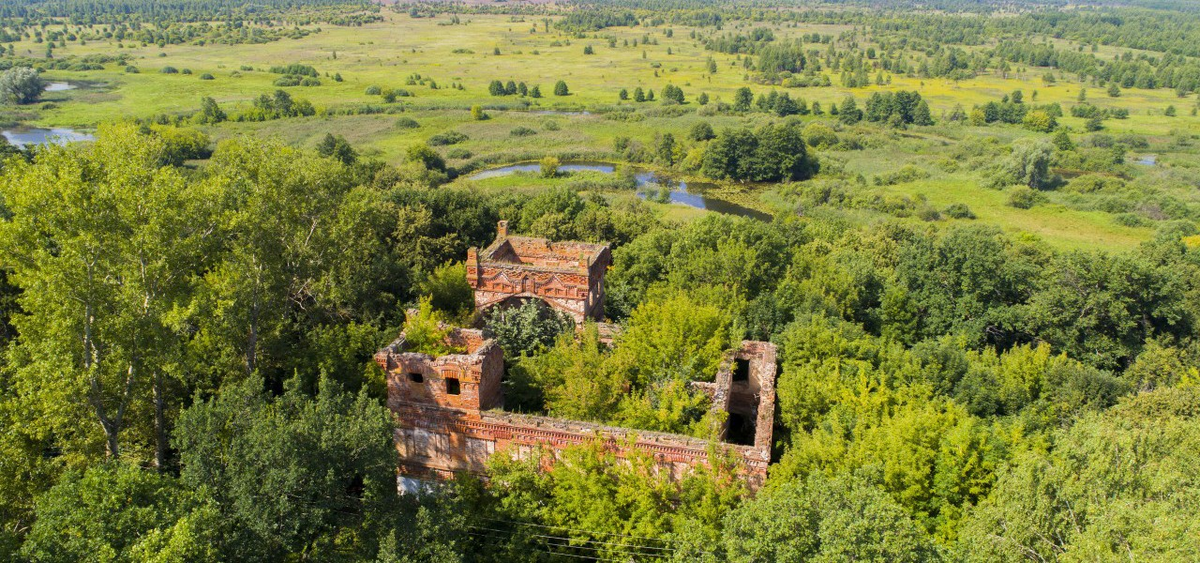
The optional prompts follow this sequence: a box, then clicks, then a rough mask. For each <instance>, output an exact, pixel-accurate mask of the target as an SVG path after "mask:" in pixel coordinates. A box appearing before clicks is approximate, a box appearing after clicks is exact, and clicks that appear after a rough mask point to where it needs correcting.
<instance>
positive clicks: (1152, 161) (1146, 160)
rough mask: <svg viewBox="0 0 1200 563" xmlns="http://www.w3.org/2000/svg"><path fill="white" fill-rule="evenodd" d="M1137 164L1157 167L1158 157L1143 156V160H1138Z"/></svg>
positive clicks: (1152, 155)
mask: <svg viewBox="0 0 1200 563" xmlns="http://www.w3.org/2000/svg"><path fill="white" fill-rule="evenodd" d="M1136 162H1137V163H1138V164H1140V165H1142V166H1155V165H1157V164H1158V155H1154V154H1147V155H1142V158H1139V159H1137V161H1136Z"/></svg>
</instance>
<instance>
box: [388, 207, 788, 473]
mask: <svg viewBox="0 0 1200 563" xmlns="http://www.w3.org/2000/svg"><path fill="white" fill-rule="evenodd" d="M609 256H610V255H609V251H608V247H607V246H604V245H591V244H583V243H552V242H548V241H546V240H543V239H533V238H527V237H510V236H508V234H507V232H506V229H505V225H504V223H503V222H502V223H501V225H500V230H499V236H498V237H497V240H496V241H495V242H494V243H492V245H491V246H489V247H488V248H487V249H486V250H484V251H482V253H479V252H477V251H475V250H474V249H472V251H471V255H470V262H469V263H468V266H467V275H468V277H470V278H472V279H471V285H472V287H474V288H476V293H475V302H476V304H477V306H478V307H481V308H484V307H490V306H495V305H497V304H500V303H504V302H506V301H507V300H509V299H513V298H537V299H543V300H545V301H547V302H548V303H550V304H551V305H552V306H554V307H556V308H558V309H560V310H564V311H568V312H571V313H572V314H578V316H577V317H576V318H577V320H582V318H592V319H597V318H599V315H600V311H602V310H603V300H602V297H603V277H604V269H605V268H607V266H608V263H609V260H610V259H609ZM448 340H449V341H450V342H449V343H450V344H452V345H454V346H456V347H460V348H462V349H463V350H464V353H462V354H450V355H445V356H440V357H433V356H429V355H426V354H421V353H417V352H413V351H410V350H409V349H408V348H407V346H406V342H405V337H404V334H401V335H400V337H399V338H398V339H397V340H396V341H395V342H392V343H391V344H390V345H388V346H387V347H385V348H383V349H382V350H380V351H379V352H377V353H376V354H375V361H376V362H377V363H378V364H379V365H380V366H381V367H382V368H383V369H384V371H385V372H386V375H387V388H388V408H389V409H391V411H392V413H393V414H394V415H395V420H396V431H395V440H396V448H397V450H398V451H399V453H400V460H401V461H400V468H399V471H400V477H401V483H402V484H403V485H404V486H405V487H406V488H408V487H414V486H416V484H417V483H419V482H420V481H421V480H426V479H431V478H445V477H449V476H451V475H453V474H455V473H458V472H464V471H465V472H477V473H478V472H483V470H484V468H485V462H486V461H487V459H488V458H489V457H490V456H492V455H493V454H495V453H497V452H504V453H505V455H513V456H528V455H534V454H535V452H537V451H538V450H539V449H542V450H547V451H549V452H550V453H553V452H555V451H558V450H560V449H562V448H564V447H567V446H571V445H575V444H581V443H585V442H588V441H590V440H593V439H595V438H596V437H597V436H600V437H601V438H603V439H604V440H605V441H606V442H607V444H608V445H609V447H611V448H613V449H614V450H615V451H616V453H617V454H618V455H622V454H623V453H625V452H627V451H628V448H630V447H632V448H634V449H637V450H640V451H642V452H645V453H648V454H650V455H651V456H652V457H653V459H654V460H655V461H656V463H657V464H658V466H659V467H660V468H661V469H662V470H664V471H667V472H669V474H670V475H671V476H673V477H676V478H677V477H679V476H681V475H683V474H684V473H685V472H687V471H688V470H689V469H690V468H691V467H693V466H695V465H697V464H703V463H707V461H708V456H709V451H710V446H711V445H712V444H710V443H709V442H707V441H705V440H700V439H697V438H692V437H688V436H682V435H677V434H665V433H661V432H650V431H643V430H631V429H626V428H618V427H612V426H605V425H602V424H596V423H589V422H579V421H572V420H564V419H559V418H552V417H545V416H533V415H526V414H518V413H510V412H504V410H503V407H504V396H503V392H502V388H501V380H502V378H503V376H504V352H503V350H501V349H500V347H499V346H498V345H497V344H496V342H495V341H494V340H491V339H489V338H487V337H486V335H485V334H484V333H483V332H482V331H480V330H474V329H454V330H452V331H451V332H450V335H449V337H448ZM775 370H776V368H775V347H774V345H772V344H769V343H766V342H755V341H743V342H742V343H741V346H740V347H739V348H738V349H736V350H731V351H730V352H729V353H728V354H727V357H726V360H725V361H724V362H723V363H722V365H721V368H720V369H719V370H718V373H717V374H715V378H714V381H713V382H711V383H710V382H703V383H700V382H697V383H694V384H693V385H695V386H696V387H698V388H700V389H703V390H704V391H705V392H706V393H707V394H708V395H709V397H710V398H711V399H712V402H711V408H712V409H713V410H714V411H719V412H724V413H727V416H726V418H725V424H724V426H723V427H722V428H721V429H720V439H721V443H720V445H719V447H721V448H724V449H726V450H727V451H729V452H732V453H733V454H735V455H736V456H737V457H738V458H740V459H741V461H742V466H743V471H744V473H745V476H746V479H747V481H748V483H749V484H750V485H751V486H752V487H755V488H757V486H758V485H760V484H761V483H762V481H763V480H764V479H765V478H766V474H767V465H768V464H769V462H770V455H771V436H772V427H773V425H774V411H775ZM631 438H633V441H632V446H629V445H628V444H629V443H630V442H629V440H630V439H631Z"/></svg>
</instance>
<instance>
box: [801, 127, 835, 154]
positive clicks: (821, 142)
mask: <svg viewBox="0 0 1200 563" xmlns="http://www.w3.org/2000/svg"><path fill="white" fill-rule="evenodd" d="M803 135H804V141H805V142H806V143H808V146H810V147H812V148H814V149H821V150H827V149H831V148H833V147H836V146H837V144H838V136H837V133H836V132H834V130H833V128H832V127H830V126H828V125H825V124H824V123H820V122H816V121H814V122H812V123H809V124H808V125H807V126H805V127H804V133H803Z"/></svg>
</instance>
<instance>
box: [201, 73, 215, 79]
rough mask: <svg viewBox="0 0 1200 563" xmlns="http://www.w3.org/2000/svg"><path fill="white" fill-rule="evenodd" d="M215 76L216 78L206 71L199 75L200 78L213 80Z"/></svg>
mask: <svg viewBox="0 0 1200 563" xmlns="http://www.w3.org/2000/svg"><path fill="white" fill-rule="evenodd" d="M215 78H216V77H215V76H213V75H211V74H209V73H207V72H206V73H204V74H201V75H200V80H213V79H215Z"/></svg>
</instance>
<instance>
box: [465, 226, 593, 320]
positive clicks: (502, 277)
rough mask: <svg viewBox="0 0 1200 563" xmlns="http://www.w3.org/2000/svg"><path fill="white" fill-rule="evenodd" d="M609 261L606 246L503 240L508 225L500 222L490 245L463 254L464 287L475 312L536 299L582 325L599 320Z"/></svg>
mask: <svg viewBox="0 0 1200 563" xmlns="http://www.w3.org/2000/svg"><path fill="white" fill-rule="evenodd" d="M611 263H612V254H611V253H610V252H609V250H608V245H606V244H588V243H585V242H550V241H548V240H546V239H542V238H530V237H516V236H508V221H500V224H499V227H498V229H497V235H496V241H495V242H493V243H492V244H491V245H490V246H488V247H487V248H485V249H483V250H479V249H476V248H472V249H470V250H468V251H467V283H468V284H470V285H471V289H473V290H475V308H476V309H477V310H479V311H485V310H487V309H489V308H491V307H495V306H503V305H505V304H510V303H512V302H514V301H521V300H525V299H541V300H542V301H545V302H546V304H548V305H550V306H551V307H554V308H555V309H558V310H559V311H562V312H564V313H566V314H567V315H569V316H570V317H571V318H573V319H575V323H576V324H582V323H583V322H584V321H585V320H588V319H591V320H596V321H599V320H603V318H604V273H605V272H606V271H608V266H609V265H610V264H611Z"/></svg>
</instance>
